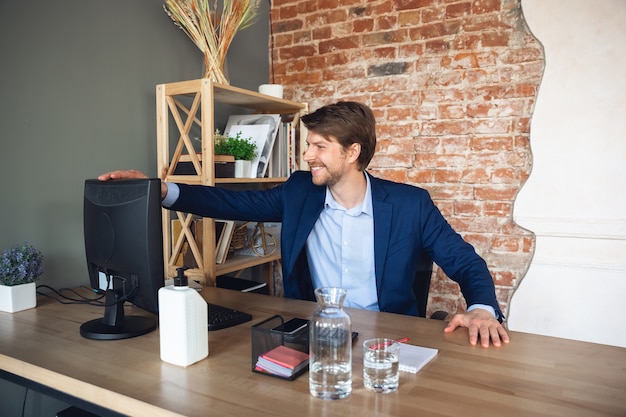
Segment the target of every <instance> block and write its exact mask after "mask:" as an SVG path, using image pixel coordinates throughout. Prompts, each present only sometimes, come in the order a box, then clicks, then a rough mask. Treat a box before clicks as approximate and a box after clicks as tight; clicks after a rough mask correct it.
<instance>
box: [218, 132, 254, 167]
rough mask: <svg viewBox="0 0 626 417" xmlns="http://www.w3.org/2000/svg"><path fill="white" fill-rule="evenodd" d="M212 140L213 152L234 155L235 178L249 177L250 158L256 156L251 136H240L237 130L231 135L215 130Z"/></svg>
mask: <svg viewBox="0 0 626 417" xmlns="http://www.w3.org/2000/svg"><path fill="white" fill-rule="evenodd" d="M213 140H214V147H213V153H214V154H216V155H233V156H234V157H235V178H246V177H249V176H250V167H251V166H252V160H253V159H254V158H255V157H256V156H257V149H256V143H254V142H253V141H252V138H244V137H242V136H241V132H237V134H236V135H235V136H234V137H233V136H230V135H228V134H226V135H224V134H221V133H220V132H219V131H218V130H216V131H215V135H213Z"/></svg>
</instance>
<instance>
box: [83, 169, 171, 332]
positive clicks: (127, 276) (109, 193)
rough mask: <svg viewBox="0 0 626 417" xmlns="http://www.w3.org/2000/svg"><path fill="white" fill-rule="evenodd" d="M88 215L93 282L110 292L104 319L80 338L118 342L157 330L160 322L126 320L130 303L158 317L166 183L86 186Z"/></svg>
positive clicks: (150, 181) (95, 183) (87, 249)
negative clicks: (163, 188) (125, 308)
mask: <svg viewBox="0 0 626 417" xmlns="http://www.w3.org/2000/svg"><path fill="white" fill-rule="evenodd" d="M83 209H84V210H83V218H84V235H85V252H86V255H87V268H88V271H89V282H90V285H91V287H92V288H93V289H94V290H97V291H105V292H106V297H105V299H106V303H105V312H104V317H103V318H98V319H95V320H91V321H88V322H86V323H83V324H82V325H81V327H80V334H81V335H82V336H84V337H86V338H89V339H98V340H114V339H126V338H130V337H135V336H140V335H142V334H146V333H148V332H150V331H152V330H154V329H155V328H156V323H157V320H156V316H154V317H149V316H141V315H139V316H130V315H124V303H125V302H127V301H128V302H130V303H132V304H134V305H135V306H137V307H140V308H142V309H144V310H147V311H149V312H152V313H154V314H158V304H157V303H158V291H159V288H161V287H163V285H164V266H163V249H162V248H163V243H162V239H163V237H162V226H161V181H160V180H159V179H133V180H113V181H98V180H95V179H94V180H86V181H85V193H84V208H83Z"/></svg>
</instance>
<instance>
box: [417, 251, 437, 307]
mask: <svg viewBox="0 0 626 417" xmlns="http://www.w3.org/2000/svg"><path fill="white" fill-rule="evenodd" d="M432 275H433V261H432V259H430V256H428V254H426V253H425V252H422V255H421V257H420V260H419V264H418V267H417V271H416V272H415V280H414V281H413V293H414V294H415V298H417V309H418V312H417V315H418V316H419V317H426V306H427V304H428V292H429V291H430V279H431V277H432Z"/></svg>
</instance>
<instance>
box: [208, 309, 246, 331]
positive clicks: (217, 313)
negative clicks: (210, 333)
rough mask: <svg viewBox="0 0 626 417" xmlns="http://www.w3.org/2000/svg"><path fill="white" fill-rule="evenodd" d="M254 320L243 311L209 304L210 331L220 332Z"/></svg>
mask: <svg viewBox="0 0 626 417" xmlns="http://www.w3.org/2000/svg"><path fill="white" fill-rule="evenodd" d="M250 320H252V316H251V315H250V314H248V313H244V312H243V311H238V310H233V309H231V308H228V307H224V306H220V305H217V304H209V330H220V329H225V328H227V327H232V326H236V325H238V324H241V323H245V322H247V321H250Z"/></svg>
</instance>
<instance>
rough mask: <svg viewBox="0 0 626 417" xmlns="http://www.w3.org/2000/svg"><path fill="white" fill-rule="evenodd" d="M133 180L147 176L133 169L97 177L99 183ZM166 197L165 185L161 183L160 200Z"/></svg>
mask: <svg viewBox="0 0 626 417" xmlns="http://www.w3.org/2000/svg"><path fill="white" fill-rule="evenodd" d="M133 178H148V176H147V175H146V174H144V173H143V172H141V171H137V170H135V169H129V170H118V171H111V172H107V173H105V174H102V175H99V176H98V179H99V180H100V181H109V180H124V179H133ZM166 195H167V184H166V183H164V182H162V181H161V200H162V199H164V198H165V196H166Z"/></svg>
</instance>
